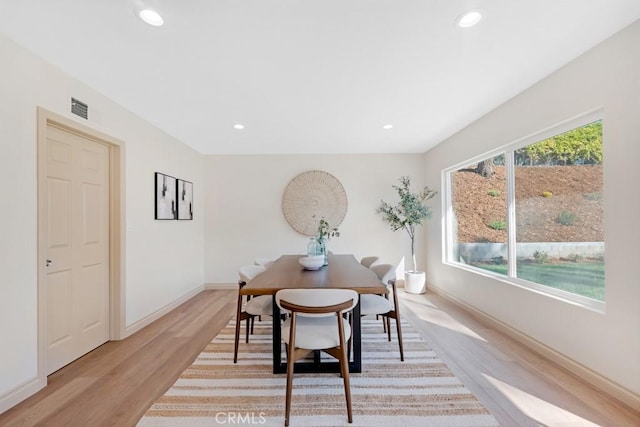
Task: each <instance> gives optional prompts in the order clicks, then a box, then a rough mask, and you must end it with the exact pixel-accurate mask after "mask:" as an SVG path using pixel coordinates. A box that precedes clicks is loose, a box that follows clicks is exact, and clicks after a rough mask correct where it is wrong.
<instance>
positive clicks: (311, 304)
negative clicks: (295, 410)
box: [276, 289, 358, 426]
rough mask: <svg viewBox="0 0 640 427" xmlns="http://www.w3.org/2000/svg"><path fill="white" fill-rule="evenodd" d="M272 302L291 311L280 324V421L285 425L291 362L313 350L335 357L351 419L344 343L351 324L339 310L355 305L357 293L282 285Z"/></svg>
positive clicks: (288, 311) (287, 423)
mask: <svg viewBox="0 0 640 427" xmlns="http://www.w3.org/2000/svg"><path fill="white" fill-rule="evenodd" d="M276 303H277V304H278V306H279V307H280V308H281V309H282V310H283V311H284V312H286V313H290V314H291V316H290V317H289V318H288V319H287V320H286V321H285V322H284V323H283V325H282V339H283V341H284V342H285V344H287V390H286V399H285V415H284V425H285V426H288V425H289V414H290V413H291V392H292V388H293V370H294V365H295V362H296V361H297V360H300V359H302V358H303V357H305V356H306V355H308V354H309V353H311V352H314V351H316V350H322V351H324V352H326V353H328V354H330V355H331V356H333V357H335V358H336V359H338V360H339V362H340V372H341V374H342V379H343V382H344V393H345V399H346V403H347V417H348V421H349V423H351V422H353V416H352V411H351V387H350V385H349V359H348V356H347V344H346V343H347V342H348V340H349V338H350V337H351V327H350V326H349V322H348V321H347V320H346V319H344V317H343V313H346V312H349V311H351V310H352V309H353V308H354V307H355V306H356V304H357V303H358V293H357V292H356V291H354V290H351V289H283V290H280V291H278V292H277V293H276Z"/></svg>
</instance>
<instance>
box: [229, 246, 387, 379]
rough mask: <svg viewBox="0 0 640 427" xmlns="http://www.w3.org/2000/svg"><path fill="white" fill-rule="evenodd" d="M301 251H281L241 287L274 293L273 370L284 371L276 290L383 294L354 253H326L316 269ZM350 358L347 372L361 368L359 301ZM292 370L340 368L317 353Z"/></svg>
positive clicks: (250, 291) (252, 292)
mask: <svg viewBox="0 0 640 427" xmlns="http://www.w3.org/2000/svg"><path fill="white" fill-rule="evenodd" d="M302 256H304V255H282V256H281V257H280V258H278V259H277V260H276V261H275V262H274V263H273V264H272V265H271V266H270V267H269V268H268V269H267V270H266V271H264V272H262V273H260V274H258V275H257V276H256V277H254V278H253V280H251V281H250V282H249V283H248V284H247V285H246V286H244V287H243V288H242V289H240V293H241V294H242V295H273V296H274V298H273V327H272V333H273V373H274V374H277V373H285V372H286V370H287V365H286V363H283V362H282V357H281V352H282V343H281V338H282V335H281V329H280V321H279V320H278V319H280V309H279V307H278V305H277V304H276V303H275V294H276V292H278V291H279V290H281V289H300V288H314V289H317V288H326V289H353V290H354V291H356V292H358V294H377V295H381V294H386V293H388V292H389V291H388V289H387V287H386V286H385V285H384V284H383V283H382V282H381V281H380V279H379V278H378V276H377V275H376V274H375V273H374V272H373V270H371V269H369V268H367V267H365V266H363V265H362V264H360V262H358V260H357V259H356V258H355V257H354V256H353V255H343V254H329V257H328V265H326V266H324V267H322V268H320V269H319V270H305V269H303V268H302V266H301V265H300V264H299V262H298V259H299V258H300V257H302ZM352 328H353V330H352V342H353V360H352V361H350V362H349V371H350V372H355V373H358V372H362V343H361V333H360V304H359V303H358V304H356V306H355V308H354V309H353V325H352ZM295 372H340V367H339V363H338V362H326V361H323V362H320V358H319V354H318V353H316V356H315V357H314V361H313V362H299V363H296V364H295Z"/></svg>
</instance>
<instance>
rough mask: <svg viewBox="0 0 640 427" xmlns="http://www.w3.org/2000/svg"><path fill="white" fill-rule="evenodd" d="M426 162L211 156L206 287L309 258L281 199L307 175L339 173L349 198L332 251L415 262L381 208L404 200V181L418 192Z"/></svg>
mask: <svg viewBox="0 0 640 427" xmlns="http://www.w3.org/2000/svg"><path fill="white" fill-rule="evenodd" d="M423 163H424V162H423V155H418V154H405V155H288V156H286V155H273V156H233V155H220V156H217V155H216V156H207V157H206V175H205V188H206V195H205V199H206V200H205V205H206V206H205V215H206V217H207V221H206V224H205V242H206V243H205V281H206V282H208V283H215V284H221V283H236V282H237V281H238V267H240V266H241V265H244V264H250V263H252V262H253V260H254V258H255V257H258V256H270V257H278V256H279V255H281V254H301V253H306V248H307V242H308V241H309V238H308V237H305V236H303V235H301V234H299V233H297V232H296V231H295V230H293V229H292V228H291V227H290V226H289V224H288V223H287V221H286V220H285V218H284V215H283V213H282V195H283V193H284V190H285V188H286V186H287V184H288V183H289V181H290V180H291V179H292V178H293V177H295V176H296V175H298V174H299V173H302V172H305V171H308V170H323V171H325V172H328V173H330V174H332V175H333V176H335V177H336V178H337V179H338V180H339V181H340V182H341V183H342V185H343V186H344V189H345V191H346V193H347V198H348V208H347V215H346V217H345V219H344V221H343V223H342V225H340V228H339V229H340V233H341V234H340V237H338V238H333V239H331V240H330V241H329V250H331V251H333V252H335V253H352V254H354V255H356V257H357V258H358V259H360V258H361V257H363V256H367V255H378V256H380V257H381V261H383V262H388V263H395V262H398V261H399V260H400V259H401V258H402V257H403V256H407V257H408V258H410V256H411V249H410V244H409V242H410V241H409V239H408V237H407V236H406V233H405V232H396V233H394V232H392V231H391V229H389V227H388V225H387V224H386V223H384V222H383V221H382V219H381V217H380V216H379V215H378V214H376V208H377V207H378V205H379V204H380V200H381V199H384V200H385V201H388V202H395V201H396V200H397V194H396V192H395V190H393V188H391V186H392V185H394V184H398V179H399V178H400V177H401V176H403V175H409V176H411V177H412V180H413V182H414V184H415V185H416V188H418V186H419V185H420V184H422V175H423V166H422V165H423ZM419 243H422V240H420V242H419ZM418 247H419V249H418V250H420V249H421V248H423V247H424V245H423V244H419V245H418ZM418 255H419V256H420V255H422V256H423V254H422V253H421V251H420V252H419V253H418Z"/></svg>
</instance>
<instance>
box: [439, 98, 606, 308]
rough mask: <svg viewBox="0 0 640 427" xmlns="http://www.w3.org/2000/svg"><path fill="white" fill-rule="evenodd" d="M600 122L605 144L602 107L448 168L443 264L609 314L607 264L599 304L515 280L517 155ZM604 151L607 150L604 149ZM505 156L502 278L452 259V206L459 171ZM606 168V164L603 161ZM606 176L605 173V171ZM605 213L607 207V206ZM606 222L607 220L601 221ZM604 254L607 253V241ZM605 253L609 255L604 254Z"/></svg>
mask: <svg viewBox="0 0 640 427" xmlns="http://www.w3.org/2000/svg"><path fill="white" fill-rule="evenodd" d="M599 120H601V121H602V123H603V125H602V135H603V136H602V139H603V145H604V139H605V125H604V121H605V118H604V111H603V109H601V108H598V109H595V110H591V111H588V112H586V113H584V114H581V115H578V116H575V117H572V118H570V119H567V120H565V121H562V122H560V123H557V124H555V125H553V126H550V127H548V128H545V129H543V130H541V131H538V132H535V133H532V134H529V135H527V136H524V137H522V138H519V139H517V140H514V141H512V142H510V143H507V144H505V145H502V146H500V147H498V148H495V149H493V150H490V151H487V152H484V153H482V154H480V155H477V156H474V157H472V158H469V159H467V160H465V161H463V162H459V163H456V164H455V165H453V166H450V167H448V168H446V169H443V170H442V175H441V178H442V194H443V195H444V197H443V199H444V200H443V201H444V203H443V212H442V215H443V219H444V227H443V232H442V233H443V235H442V239H443V250H442V258H443V259H442V262H443V264H445V265H448V266H451V267H455V268H459V269H462V270H466V271H470V272H473V273H476V274H480V275H482V276H485V277H489V278H492V279H495V280H498V281H500V282H503V283H506V284H509V285H514V286H517V287H519V288H522V289H526V290H529V291H533V292H536V293H538V294H542V295H545V296H548V297H552V298H555V299H559V300H561V301H564V302H567V303H570V304H573V305H578V306H580V307H584V308H587V309H590V310H593V311H596V312H598V313H605V311H606V294H607V291H606V277H607V275H606V261H605V300H604V301H600V300H596V299H593V298H588V297H585V296H582V295H578V294H574V293H572V292H568V291H564V290H561V289H556V288H553V287H550V286H546V285H542V284H540V283H536V282H531V281H528V280H524V279H521V278H518V277H516V274H517V256H516V243H517V242H516V223H515V217H516V209H515V185H516V184H515V165H514V152H515V151H516V150H518V149H520V148H523V147H526V146H528V145H531V144H535V143H537V142H540V141H543V140H545V139H548V138H551V137H554V136H556V135H560V134H562V133H565V132H568V131H571V130H573V129H576V128H580V127H583V126H586V125H588V124H590V123H593V122H595V121H599ZM603 149H604V148H603ZM500 154H504V155H505V168H506V178H507V183H506V186H507V212H506V214H507V251H508V259H507V263H508V264H507V274H506V275H502V274H499V273H494V272H491V271H488V270H484V269H481V268H478V267H474V266H472V265H469V264H463V263H461V262H459V261H455V260H453V251H454V245H456V244H458V242H453V240H452V239H453V232H454V231H453V224H454V221H453V219H454V214H453V204H452V189H453V186H452V180H451V176H452V173H454V172H456V171H458V170H460V169H461V168H463V167H465V166H468V165H470V164H473V163H478V162H481V161H483V160H486V159H488V158H491V157H495V156H497V155H500ZM603 165H604V161H603ZM603 173H604V170H603ZM604 186H605V184H604V183H603V193H605V192H606V191H605V189H604ZM605 210H606V207H605ZM602 220H603V221H604V217H603V218H602ZM605 251H606V240H605ZM605 253H606V252H605Z"/></svg>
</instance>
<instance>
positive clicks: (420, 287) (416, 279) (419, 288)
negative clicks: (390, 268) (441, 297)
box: [404, 271, 426, 294]
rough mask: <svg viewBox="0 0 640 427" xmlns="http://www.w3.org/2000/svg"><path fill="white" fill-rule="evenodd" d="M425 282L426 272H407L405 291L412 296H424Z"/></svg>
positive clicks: (405, 273)
mask: <svg viewBox="0 0 640 427" xmlns="http://www.w3.org/2000/svg"><path fill="white" fill-rule="evenodd" d="M425 281H426V274H425V272H424V271H405V272H404V291H405V292H408V293H410V294H423V293H425V291H426V287H425Z"/></svg>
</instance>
